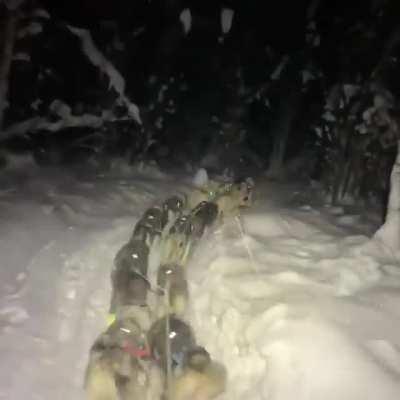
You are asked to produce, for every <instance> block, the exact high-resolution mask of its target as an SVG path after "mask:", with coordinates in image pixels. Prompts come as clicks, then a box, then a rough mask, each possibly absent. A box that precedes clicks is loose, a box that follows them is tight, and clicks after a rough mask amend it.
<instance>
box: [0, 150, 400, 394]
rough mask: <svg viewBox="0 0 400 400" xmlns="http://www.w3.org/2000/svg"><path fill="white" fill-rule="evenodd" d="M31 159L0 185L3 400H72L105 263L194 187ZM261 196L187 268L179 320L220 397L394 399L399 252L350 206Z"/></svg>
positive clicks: (288, 193)
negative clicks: (213, 374)
mask: <svg viewBox="0 0 400 400" xmlns="http://www.w3.org/2000/svg"><path fill="white" fill-rule="evenodd" d="M29 162H30V161H29V159H28V158H25V159H24V160H14V162H13V163H11V167H9V168H8V169H7V170H6V171H5V172H3V173H2V175H1V176H0V180H1V187H2V191H1V193H0V216H1V222H2V223H1V225H0V230H1V236H0V237H1V240H0V250H1V254H2V262H1V267H0V335H1V341H0V352H1V354H2V364H1V370H0V399H15V400H19V399H21V400H22V399H26V398H29V399H32V400H38V399H55V400H57V399H60V400H63V399H74V400H79V399H83V398H84V395H83V389H82V381H83V373H84V369H85V365H86V362H87V357H88V350H89V347H90V346H91V344H92V342H93V340H94V338H95V337H96V336H97V335H98V333H100V332H101V331H102V330H103V329H104V328H105V326H106V322H105V318H106V314H107V311H108V305H109V301H110V289H111V288H110V271H111V266H112V260H113V257H114V255H115V254H116V252H117V251H118V249H119V248H120V247H121V246H122V245H123V244H124V243H125V242H126V241H127V239H128V238H129V236H130V234H131V231H132V230H133V227H134V224H135V222H136V221H137V220H138V218H140V216H141V215H142V213H143V212H144V210H145V209H146V208H147V207H149V206H151V205H153V204H157V203H159V202H161V201H162V200H164V199H165V198H166V197H167V196H168V195H170V194H173V193H176V192H178V191H180V190H182V189H183V188H185V187H187V185H190V184H191V183H192V182H193V178H192V177H187V176H172V175H169V174H166V173H162V172H160V171H158V170H157V169H156V168H155V166H152V167H146V166H144V165H141V166H140V168H139V167H136V168H132V167H129V168H128V167H127V166H124V165H123V164H122V163H120V164H118V163H116V164H115V167H114V168H113V169H112V170H111V171H109V172H103V173H97V174H93V173H91V174H90V173H85V171H84V170H82V169H79V171H75V172H73V171H69V172H67V171H63V170H59V169H39V168H38V167H35V166H34V165H33V164H29ZM256 189H257V192H256V199H255V204H254V206H253V207H252V208H251V209H249V210H246V211H244V212H243V213H242V216H241V223H242V227H241V226H240V224H239V223H238V221H237V220H232V221H226V223H225V224H224V225H223V226H220V227H216V228H215V229H214V230H211V231H209V232H208V233H207V234H206V236H205V237H204V238H203V239H202V240H201V242H200V243H199V245H198V247H197V249H196V251H195V253H194V254H193V257H192V258H191V261H190V263H189V265H188V280H189V289H190V299H191V302H190V312H189V313H188V316H187V318H188V320H189V321H190V322H191V324H192V326H193V328H194V329H195V332H196V335H197V338H198V341H199V343H200V344H202V345H204V346H205V347H206V348H207V349H208V350H209V351H210V353H211V355H212V357H213V358H215V359H217V360H219V361H221V362H222V363H224V365H225V366H226V367H227V370H228V388H227V391H226V393H224V394H223V395H222V396H221V397H220V398H221V399H230V400H235V399H243V398H246V399H252V400H258V399H260V400H261V399H268V400H293V398H294V397H295V398H296V399H298V400H320V399H327V400H337V399H342V400H361V399H362V400H372V399H373V400H376V399H385V400H395V399H396V400H397V399H398V398H399V396H400V380H399V377H400V338H399V331H400V311H399V310H400V307H399V306H400V291H399V288H400V265H399V262H398V260H399V258H398V257H400V252H399V249H398V248H392V249H388V247H387V246H385V245H384V244H383V243H382V241H381V240H378V239H377V238H372V239H371V238H370V236H371V234H372V232H373V229H372V228H371V226H370V225H368V224H365V223H363V221H362V219H361V218H358V219H355V220H353V221H351V226H347V225H346V226H341V225H340V223H339V222H340V221H339V218H342V217H343V216H346V210H345V209H344V208H343V209H340V210H339V209H331V208H329V207H323V205H319V203H318V202H317V201H315V199H314V198H313V197H311V196H309V195H306V193H307V190H306V188H304V187H302V186H301V185H296V187H295V186H294V184H291V185H289V184H287V185H283V184H278V183H271V182H268V181H258V182H256ZM299 196H300V197H299ZM350 219H351V218H350ZM241 231H243V232H244V235H242V234H241V233H240V232H241ZM396 257H397V258H396Z"/></svg>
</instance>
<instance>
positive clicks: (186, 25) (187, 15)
mask: <svg viewBox="0 0 400 400" xmlns="http://www.w3.org/2000/svg"><path fill="white" fill-rule="evenodd" d="M179 20H180V21H181V23H182V25H183V31H184V32H185V35H187V34H188V33H189V32H190V30H191V29H192V13H191V12H190V9H189V8H185V9H184V10H182V12H181V13H180V14H179Z"/></svg>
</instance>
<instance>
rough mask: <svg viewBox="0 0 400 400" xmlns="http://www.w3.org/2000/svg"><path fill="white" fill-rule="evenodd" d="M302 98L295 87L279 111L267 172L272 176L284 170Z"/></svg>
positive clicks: (276, 176)
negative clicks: (287, 150)
mask: <svg viewBox="0 0 400 400" xmlns="http://www.w3.org/2000/svg"><path fill="white" fill-rule="evenodd" d="M300 99H301V92H300V90H297V88H295V89H294V91H293V92H292V93H291V94H290V95H289V98H288V99H287V100H286V101H285V102H284V103H283V105H282V108H281V111H280V112H279V115H278V118H279V120H278V122H277V124H276V126H275V129H274V130H275V132H274V144H273V148H272V153H271V157H270V165H269V168H268V174H267V175H268V176H269V177H271V178H278V177H279V175H280V174H281V172H282V169H283V164H284V159H285V155H286V146H287V143H288V140H289V135H290V131H291V129H292V125H293V120H294V118H295V117H296V115H297V112H298V107H299V102H300Z"/></svg>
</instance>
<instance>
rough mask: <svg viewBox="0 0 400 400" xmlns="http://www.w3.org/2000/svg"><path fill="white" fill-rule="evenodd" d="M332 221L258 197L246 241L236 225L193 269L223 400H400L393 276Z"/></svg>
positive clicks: (206, 248)
mask: <svg viewBox="0 0 400 400" xmlns="http://www.w3.org/2000/svg"><path fill="white" fill-rule="evenodd" d="M263 189H267V187H265V186H264V187H263V188H261V190H263ZM275 195H276V194H275ZM281 195H282V193H281ZM287 200H288V199H287V193H286V196H285V197H283V198H282V201H281V204H286V205H287V204H288V203H290V202H288V201H287ZM332 214H338V210H329V209H326V210H325V211H324V210H318V209H317V208H314V207H311V206H309V205H303V206H300V207H299V208H297V209H289V208H287V207H285V206H284V207H281V208H279V207H278V205H277V202H276V201H273V200H272V201H271V202H269V201H268V197H264V198H262V200H260V201H259V203H258V205H255V207H254V208H253V209H252V210H250V211H249V212H247V213H245V214H244V215H243V218H242V219H243V225H244V231H245V232H246V235H245V237H244V238H243V237H241V234H240V229H239V227H238V224H237V223H235V222H231V223H230V224H229V225H227V226H225V227H224V228H223V229H222V230H221V231H222V232H220V234H219V237H218V240H217V241H207V242H205V243H204V244H203V245H202V247H201V248H200V249H199V250H198V255H197V256H196V257H194V259H193V262H192V265H189V271H190V275H189V282H190V284H191V287H190V289H191V298H192V311H191V314H190V316H191V317H190V318H191V322H192V324H193V326H194V328H195V330H196V332H197V335H198V337H199V339H200V341H201V343H202V344H204V345H205V346H206V348H207V349H209V350H210V352H211V353H212V354H213V356H214V357H216V358H217V359H218V360H220V361H221V362H222V363H223V364H224V365H226V366H227V367H228V371H229V384H228V391H227V392H226V393H225V394H224V395H223V396H222V397H221V399H230V400H233V399H238V400H239V399H244V398H246V399H265V400H267V399H268V400H293V399H294V398H295V399H297V400H320V399H332V400H334V399H335V400H337V399H345V400H361V399H364V400H365V399H368V400H372V399H385V400H392V399H393V400H394V399H398V398H400V380H399V378H400V338H399V332H400V318H399V317H400V311H399V310H400V308H399V306H400V291H399V289H400V264H399V262H398V260H397V259H396V258H393V257H392V255H393V253H392V251H391V250H389V249H387V248H382V244H381V243H374V242H371V241H370V239H369V238H368V237H366V236H364V235H361V234H357V235H354V234H349V233H348V230H347V229H344V228H341V227H340V224H341V223H343V221H347V220H351V217H349V218H348V219H347V220H346V219H345V218H343V217H344V216H343V215H337V217H336V222H337V223H336V224H333V223H331V222H332V221H333V219H332ZM339 214H340V213H339ZM356 229H358V231H362V230H363V229H365V226H364V224H361V225H360V226H359V227H358V228H357V227H352V229H351V231H354V230H356ZM248 248H249V249H250V252H249V251H248ZM204 254H207V257H206V258H205V257H204V256H203V255H204Z"/></svg>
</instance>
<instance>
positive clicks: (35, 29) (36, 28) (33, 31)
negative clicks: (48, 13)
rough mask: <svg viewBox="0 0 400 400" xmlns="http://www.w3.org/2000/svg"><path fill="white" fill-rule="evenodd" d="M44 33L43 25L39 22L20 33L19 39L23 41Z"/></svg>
mask: <svg viewBox="0 0 400 400" xmlns="http://www.w3.org/2000/svg"><path fill="white" fill-rule="evenodd" d="M42 32H43V27H42V24H41V23H39V22H31V23H30V24H29V25H28V26H26V27H24V28H22V29H20V30H19V31H18V35H17V37H18V39H22V38H24V37H25V36H28V35H38V34H39V33H42Z"/></svg>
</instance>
